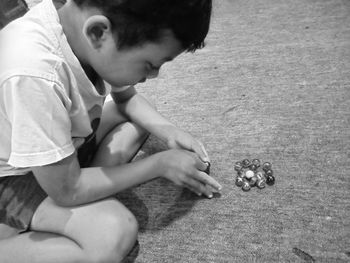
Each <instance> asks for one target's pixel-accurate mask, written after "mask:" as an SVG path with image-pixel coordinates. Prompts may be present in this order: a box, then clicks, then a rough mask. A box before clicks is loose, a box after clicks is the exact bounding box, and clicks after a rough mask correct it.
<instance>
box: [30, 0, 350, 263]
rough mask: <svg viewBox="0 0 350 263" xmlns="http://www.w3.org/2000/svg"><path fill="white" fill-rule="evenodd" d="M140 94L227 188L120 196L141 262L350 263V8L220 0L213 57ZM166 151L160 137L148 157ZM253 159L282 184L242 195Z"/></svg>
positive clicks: (311, 1) (136, 191)
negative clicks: (184, 135) (187, 135)
mask: <svg viewBox="0 0 350 263" xmlns="http://www.w3.org/2000/svg"><path fill="white" fill-rule="evenodd" d="M29 2H31V1H29ZM30 4H31V3H30ZM139 91H140V92H141V93H144V94H146V95H147V96H149V97H151V98H152V99H153V100H154V101H156V102H157V106H158V109H159V110H160V111H161V112H162V114H164V115H165V116H167V117H169V118H170V119H171V120H172V121H173V122H174V123H176V124H177V125H178V126H180V127H182V128H184V129H187V130H189V131H190V132H191V133H192V134H194V135H196V136H198V138H200V139H201V140H202V141H203V142H204V143H205V145H206V147H207V150H208V152H209V154H210V156H211V159H212V169H211V171H212V176H214V177H215V178H217V179H218V180H219V181H220V182H221V184H222V185H223V186H224V189H223V192H222V195H221V196H216V197H215V198H214V199H212V200H208V199H204V198H198V197H196V196H195V195H193V194H192V193H190V192H189V191H187V190H184V189H181V188H178V187H176V186H174V185H172V184H171V183H169V182H168V181H165V180H154V181H152V182H149V183H146V184H144V185H141V186H139V187H136V188H133V189H131V190H129V191H126V192H124V193H121V194H120V195H119V197H120V199H121V200H122V201H123V202H124V203H125V204H126V205H127V206H128V207H129V208H130V209H131V210H132V211H133V212H134V213H135V215H136V217H137V218H138V220H139V224H140V234H139V243H140V247H139V251H138V253H136V256H135V257H134V262H138V263H148V262H169V263H172V262H191V263H192V262H350V194H349V191H350V174H349V171H350V164H349V162H350V130H349V128H350V1H349V0H219V1H215V8H214V15H213V23H212V28H211V31H210V34H209V36H208V41H207V47H206V48H205V49H203V50H201V51H199V52H196V53H195V54H186V55H184V56H181V57H179V58H178V59H177V60H175V61H174V62H173V63H169V64H167V65H165V66H164V69H163V70H162V73H161V76H160V78H159V79H158V80H154V81H151V82H150V83H147V84H145V85H140V87H139ZM162 149H164V147H163V146H162V145H161V144H160V143H159V142H158V141H157V140H156V139H155V138H153V137H151V138H150V140H149V141H148V142H147V143H146V145H145V146H144V147H143V149H142V153H140V154H139V156H138V158H142V157H143V156H145V155H147V154H151V153H153V152H156V151H159V150H162ZM244 158H260V159H262V160H263V161H270V162H272V164H273V167H274V170H275V174H276V184H275V185H274V186H272V187H267V188H265V189H263V190H259V189H256V188H254V189H252V190H251V191H250V192H243V191H242V190H241V189H239V188H237V187H236V186H235V185H234V179H235V172H234V170H233V164H234V162H236V161H237V160H241V159H244ZM131 261H132V260H131Z"/></svg>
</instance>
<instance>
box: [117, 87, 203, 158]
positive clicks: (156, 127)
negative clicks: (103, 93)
mask: <svg viewBox="0 0 350 263" xmlns="http://www.w3.org/2000/svg"><path fill="white" fill-rule="evenodd" d="M111 95H112V98H113V100H114V101H115V102H116V104H117V106H118V108H119V110H120V111H121V112H122V113H123V114H124V115H125V116H126V117H127V118H128V119H130V120H131V121H133V122H134V123H137V124H138V125H140V126H142V127H143V128H145V129H146V130H148V131H149V132H150V133H152V134H154V135H155V136H157V137H158V138H159V139H161V140H163V141H164V142H166V144H167V145H168V146H169V148H173V149H185V150H188V151H192V152H195V153H197V154H198V156H199V157H200V158H201V160H202V161H204V162H210V160H209V156H208V154H207V152H206V150H205V148H204V146H203V144H202V143H201V142H199V141H198V140H196V139H194V138H193V137H192V136H191V135H190V134H189V133H187V132H184V131H182V130H181V129H179V128H177V127H176V126H175V125H174V124H172V123H171V122H170V121H169V120H167V119H166V118H164V117H163V116H162V115H161V114H160V113H159V112H158V111H157V110H156V109H155V108H154V107H153V106H152V105H151V104H150V103H149V102H148V101H147V100H146V99H145V98H144V97H143V96H142V95H140V94H138V93H137V92H136V90H135V88H134V87H130V88H129V89H127V90H125V91H123V92H115V93H113V92H112V94H111Z"/></svg>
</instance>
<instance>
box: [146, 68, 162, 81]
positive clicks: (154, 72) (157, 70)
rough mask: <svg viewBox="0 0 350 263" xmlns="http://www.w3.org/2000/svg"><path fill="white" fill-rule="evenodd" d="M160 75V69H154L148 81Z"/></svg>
mask: <svg viewBox="0 0 350 263" xmlns="http://www.w3.org/2000/svg"><path fill="white" fill-rule="evenodd" d="M158 75H159V69H153V70H151V71H150V72H149V74H148V76H147V79H154V78H156V77H158Z"/></svg>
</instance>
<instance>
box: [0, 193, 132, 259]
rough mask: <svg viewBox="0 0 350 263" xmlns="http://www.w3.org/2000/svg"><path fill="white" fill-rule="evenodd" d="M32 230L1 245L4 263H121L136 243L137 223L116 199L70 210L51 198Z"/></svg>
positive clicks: (34, 220)
mask: <svg viewBox="0 0 350 263" xmlns="http://www.w3.org/2000/svg"><path fill="white" fill-rule="evenodd" d="M31 230H32V231H31V232H28V233H25V234H20V235H16V236H14V237H11V238H8V239H5V240H1V241H0V262H2V263H13V262H28V263H31V262H35V263H38V262H45V263H53V262H60V263H66V262H67V263H68V262H84V263H90V262H91V263H95V262H120V261H121V260H122V259H123V258H124V257H125V256H126V255H127V253H128V252H129V250H130V249H131V248H132V246H133V245H134V243H135V240H136V236H137V222H136V219H135V218H134V216H133V215H132V214H131V212H130V211H129V210H127V209H126V208H125V207H124V206H123V205H122V204H121V203H120V202H118V201H117V200H115V199H107V200H104V201H100V202H96V203H92V204H88V205H84V206H79V207H74V208H66V207H58V206H57V205H55V204H54V202H53V201H52V200H51V199H50V198H47V199H46V200H45V201H44V202H43V203H42V204H41V205H40V206H39V208H38V210H37V211H36V213H35V215H34V218H33V221H32V227H31Z"/></svg>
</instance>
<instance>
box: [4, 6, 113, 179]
mask: <svg viewBox="0 0 350 263" xmlns="http://www.w3.org/2000/svg"><path fill="white" fill-rule="evenodd" d="M97 86H98V90H99V91H100V93H99V92H97V89H96V87H95V86H94V85H93V84H92V83H91V82H90V80H89V79H88V77H87V76H86V74H85V72H84V70H83V69H82V67H81V65H80V63H79V61H78V59H77V58H76V56H75V55H74V54H73V51H72V50H71V48H70V46H69V44H68V42H67V39H66V36H65V35H64V32H63V29H62V27H61V24H60V23H59V17H58V14H57V11H56V9H55V7H54V5H53V3H52V1H51V0H44V1H43V2H42V3H40V4H38V5H36V6H35V7H33V8H32V9H31V10H30V11H29V12H28V13H27V14H26V15H25V16H24V17H22V18H20V19H17V20H15V21H13V22H12V23H10V24H9V25H8V26H6V27H5V28H4V29H3V30H1V31H0V177H1V176H8V175H22V174H25V173H27V172H28V171H29V170H30V169H31V168H30V167H33V166H41V165H47V164H50V163H55V162H57V161H60V160H62V159H64V158H66V157H68V156H69V155H71V154H72V153H73V152H74V151H75V150H76V149H77V148H78V147H79V146H80V145H81V144H82V143H83V142H84V139H85V138H86V137H88V136H89V134H91V133H92V132H93V130H94V129H96V127H97V125H98V122H99V119H100V116H101V112H102V106H103V103H104V100H105V97H106V96H107V95H108V94H109V93H110V87H107V86H104V83H103V82H102V81H101V82H100V83H99V84H97ZM101 93H102V94H101Z"/></svg>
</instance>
